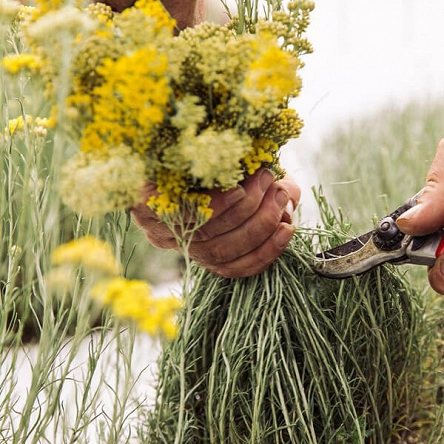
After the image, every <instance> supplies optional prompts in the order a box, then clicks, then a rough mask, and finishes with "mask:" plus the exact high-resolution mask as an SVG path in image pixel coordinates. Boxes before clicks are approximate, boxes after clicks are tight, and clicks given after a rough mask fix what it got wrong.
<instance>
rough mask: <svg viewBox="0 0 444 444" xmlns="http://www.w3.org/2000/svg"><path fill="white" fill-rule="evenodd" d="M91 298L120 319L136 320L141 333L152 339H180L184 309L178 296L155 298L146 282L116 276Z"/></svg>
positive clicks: (99, 287) (98, 284)
mask: <svg viewBox="0 0 444 444" xmlns="http://www.w3.org/2000/svg"><path fill="white" fill-rule="evenodd" d="M91 295H92V297H93V298H94V299H96V300H98V301H99V302H101V303H102V304H104V305H107V306H108V307H109V308H110V309H111V311H112V312H113V313H114V314H115V315H116V316H117V317H119V318H122V319H131V320H132V321H135V322H136V324H137V326H138V328H139V329H140V330H143V331H146V332H148V333H149V334H150V335H152V336H159V335H165V336H166V337H167V338H168V339H172V338H174V337H175V336H176V333H177V325H176V322H175V320H176V315H177V311H178V310H179V309H180V307H181V305H182V304H181V301H180V299H179V298H177V297H173V296H170V297H162V298H155V297H154V296H153V295H152V292H151V289H150V287H149V285H148V284H147V283H146V282H144V281H138V280H127V279H124V278H122V277H116V278H113V279H109V280H106V281H100V282H99V283H97V284H96V285H95V286H94V287H93V289H92V290H91Z"/></svg>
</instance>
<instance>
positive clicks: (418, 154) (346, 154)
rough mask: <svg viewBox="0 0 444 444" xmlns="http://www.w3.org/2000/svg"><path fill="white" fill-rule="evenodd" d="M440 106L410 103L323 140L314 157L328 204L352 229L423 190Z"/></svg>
mask: <svg viewBox="0 0 444 444" xmlns="http://www.w3.org/2000/svg"><path fill="white" fill-rule="evenodd" d="M443 121H444V103H443V102H440V101H426V102H412V103H410V104H409V105H407V106H405V107H403V108H401V109H394V108H385V109H382V110H379V111H378V112H377V113H375V114H374V115H371V116H366V117H363V118H361V119H356V120H353V121H351V122H350V123H349V124H348V125H344V126H343V127H341V128H338V129H337V130H336V131H335V132H333V133H332V134H331V135H329V136H328V137H326V139H325V140H324V142H323V144H322V153H319V155H318V157H317V159H316V165H317V168H318V173H319V177H321V178H322V184H323V186H324V188H325V190H326V194H327V195H328V198H329V199H328V200H329V201H330V202H331V203H332V204H333V205H334V206H335V207H336V206H339V207H341V208H342V209H343V211H344V213H345V214H346V216H347V217H348V218H349V219H350V220H351V222H352V223H353V226H354V228H355V229H356V230H359V231H361V230H368V229H369V227H370V228H371V223H372V217H374V215H376V218H378V219H379V218H381V217H383V216H385V215H386V214H387V212H389V211H392V210H393V209H394V208H396V207H398V206H399V205H401V204H402V203H403V202H404V201H405V200H406V199H407V198H409V197H411V196H413V195H414V194H415V193H416V192H417V191H419V190H420V189H421V188H422V187H423V186H424V181H425V176H426V173H427V170H428V168H429V166H430V164H431V161H432V159H433V157H434V154H435V149H436V146H437V144H438V141H439V140H440V139H441V138H442V134H443V133H442V122H443Z"/></svg>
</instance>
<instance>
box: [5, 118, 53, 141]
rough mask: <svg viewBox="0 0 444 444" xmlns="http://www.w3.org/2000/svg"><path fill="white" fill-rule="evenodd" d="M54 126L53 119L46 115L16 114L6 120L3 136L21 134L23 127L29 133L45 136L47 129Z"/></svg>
mask: <svg viewBox="0 0 444 444" xmlns="http://www.w3.org/2000/svg"><path fill="white" fill-rule="evenodd" d="M51 128H54V120H53V119H50V118H47V117H33V116H31V115H29V114H27V115H26V116H23V115H21V116H18V117H16V118H15V119H10V120H9V121H8V126H7V127H6V128H5V129H4V136H5V137H7V136H22V135H23V134H24V132H25V129H28V131H29V133H31V134H33V135H35V136H37V137H42V138H45V137H46V135H47V131H48V129H51Z"/></svg>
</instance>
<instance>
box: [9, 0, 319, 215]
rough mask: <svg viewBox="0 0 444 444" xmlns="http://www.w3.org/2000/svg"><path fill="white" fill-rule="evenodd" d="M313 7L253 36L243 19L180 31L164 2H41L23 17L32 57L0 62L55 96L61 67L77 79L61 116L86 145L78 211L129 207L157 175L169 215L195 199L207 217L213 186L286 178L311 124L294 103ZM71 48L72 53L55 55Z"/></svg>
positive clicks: (71, 179) (67, 188)
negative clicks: (291, 145)
mask: <svg viewBox="0 0 444 444" xmlns="http://www.w3.org/2000/svg"><path fill="white" fill-rule="evenodd" d="M4 1H5V0H4ZM278 3H280V2H278ZM282 3H283V2H282ZM281 6H283V5H281ZM312 7H313V5H312V3H311V2H307V1H291V2H289V3H288V4H287V5H286V8H278V9H279V10H277V11H274V12H273V14H270V15H269V16H268V17H267V18H265V19H259V20H258V22H257V23H251V24H249V26H248V27H247V28H246V29H247V30H248V32H246V31H245V30H243V31H239V27H237V26H236V23H237V22H236V20H237V19H234V20H233V21H232V22H230V23H229V24H228V25H226V26H221V25H216V24H210V23H203V24H201V25H198V26H197V27H195V28H192V29H186V30H185V31H183V32H181V33H180V34H179V35H178V36H175V35H174V32H173V29H174V25H175V22H174V20H172V19H171V18H170V17H169V16H168V14H167V12H166V10H165V9H164V7H163V6H162V4H161V3H160V1H159V0H138V1H137V2H136V3H135V5H134V7H132V8H129V9H127V10H125V11H124V12H123V13H121V14H114V13H112V11H111V10H110V9H109V8H108V7H106V6H104V5H99V4H97V5H92V6H89V7H88V8H86V9H82V8H73V7H72V6H64V4H63V2H61V1H59V0H39V3H38V8H37V10H36V12H35V13H34V14H28V19H27V20H23V27H22V33H23V35H24V41H25V43H26V44H27V45H28V47H29V54H26V56H25V55H22V56H21V58H20V59H16V57H17V55H16V54H11V55H10V56H7V57H6V58H5V59H4V60H3V62H2V64H3V67H4V69H5V70H6V71H9V72H10V74H11V75H16V74H17V72H18V71H20V70H21V69H24V68H26V69H28V70H31V71H32V70H34V71H35V72H40V73H43V74H44V77H45V79H46V80H47V81H46V83H47V85H48V88H47V94H48V97H49V98H51V97H52V98H55V97H56V96H57V97H58V98H60V91H57V88H58V87H59V86H60V85H63V83H62V82H61V72H62V71H63V72H64V73H65V74H64V75H65V76H66V75H69V76H70V78H69V88H68V91H67V94H66V98H64V101H63V103H64V106H65V109H64V110H63V113H60V109H57V108H55V111H56V112H55V113H53V114H54V118H55V119H56V120H57V115H59V116H60V115H63V121H61V119H60V118H59V120H58V121H57V123H58V125H59V127H60V128H61V127H63V128H64V129H66V130H67V131H68V132H69V133H70V135H71V137H72V139H73V141H74V142H75V143H76V144H77V145H78V147H79V153H78V154H77V155H75V156H74V157H73V158H72V159H71V160H70V161H69V162H68V163H67V165H65V167H64V168H63V174H62V184H61V188H60V189H61V194H62V197H63V198H64V200H65V202H66V203H67V204H68V205H70V206H71V207H72V208H73V209H74V210H76V211H79V212H82V213H84V214H86V215H88V214H89V215H95V214H99V213H104V212H107V211H111V210H116V209H117V210H119V209H125V208H127V207H129V206H131V205H133V204H135V203H137V202H138V199H139V193H138V190H140V189H141V188H142V185H143V183H144V181H147V180H148V181H152V182H155V183H156V184H157V188H158V191H159V195H158V196H155V197H153V198H152V199H151V200H150V201H149V202H148V204H149V205H150V206H151V207H152V208H153V209H154V210H155V211H156V212H157V214H158V215H159V216H161V217H163V216H168V218H171V215H172V214H176V215H178V217H180V214H181V213H182V210H183V208H185V207H188V206H189V203H190V202H191V201H192V202H193V203H194V204H195V205H196V211H197V212H199V213H200V215H201V216H202V217H203V218H206V219H207V218H208V217H210V215H211V211H210V210H209V207H208V205H209V199H208V198H207V197H205V196H204V195H203V194H202V193H204V192H205V190H207V189H212V188H219V189H222V190H227V189H229V188H232V187H234V186H236V185H237V184H238V183H239V182H240V181H241V180H243V179H244V178H245V177H247V176H248V175H252V174H254V172H255V171H257V169H259V168H261V167H267V168H270V169H271V170H272V171H274V172H275V173H276V176H277V177H280V176H281V175H282V174H283V171H282V170H281V168H280V165H279V160H278V154H279V148H280V147H281V146H282V145H284V144H285V143H286V142H287V141H288V140H289V139H291V138H294V137H297V136H298V135H299V133H300V130H301V127H302V121H301V119H300V118H299V117H298V115H297V113H296V111H295V110H294V109H293V108H291V107H290V100H291V99H292V98H294V97H295V96H297V95H298V93H299V91H300V88H301V81H300V78H299V77H298V69H299V68H300V66H301V65H302V62H301V61H300V58H299V57H300V55H302V54H305V53H307V52H310V50H311V48H310V45H309V43H308V42H307V41H306V40H305V39H304V37H303V34H304V32H305V29H306V27H307V24H308V14H309V12H310V11H311V9H312ZM65 19H66V20H65ZM45 35H46V36H48V35H49V36H50V38H45ZM67 41H68V44H67V45H68V46H66V42H67ZM63 42H65V46H64V47H65V48H71V49H72V50H71V51H70V54H69V57H67V56H66V54H54V52H57V51H60V50H61V45H62V44H63ZM50 48H51V49H50ZM66 63H68V64H69V69H68V70H67V69H66ZM67 73H68V74H67ZM57 94H59V95H57ZM54 100H55V99H54ZM58 104H59V106H60V100H58ZM74 190H75V191H74ZM196 192H200V193H201V194H200V195H202V198H199V197H197V198H196ZM74 194H75V195H74ZM198 196H199V194H198Z"/></svg>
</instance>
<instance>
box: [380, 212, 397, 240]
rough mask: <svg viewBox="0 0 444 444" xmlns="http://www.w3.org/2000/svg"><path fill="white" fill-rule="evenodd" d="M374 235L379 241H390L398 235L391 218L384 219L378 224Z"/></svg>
mask: <svg viewBox="0 0 444 444" xmlns="http://www.w3.org/2000/svg"><path fill="white" fill-rule="evenodd" d="M376 233H377V235H378V237H379V238H380V239H381V240H385V241H388V240H391V239H393V238H394V237H396V236H397V235H398V233H399V228H398V225H396V222H395V221H394V220H393V219H392V218H391V217H385V218H384V219H381V220H380V221H379V222H378V225H377V226H376Z"/></svg>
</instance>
